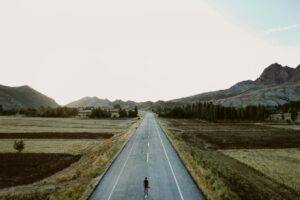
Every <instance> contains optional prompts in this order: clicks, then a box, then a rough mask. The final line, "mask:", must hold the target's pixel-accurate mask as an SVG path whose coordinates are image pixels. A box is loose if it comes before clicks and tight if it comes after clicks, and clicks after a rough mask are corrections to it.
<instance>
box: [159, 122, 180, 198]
mask: <svg viewBox="0 0 300 200" xmlns="http://www.w3.org/2000/svg"><path fill="white" fill-rule="evenodd" d="M155 128H156V133H157V135H158V137H159V139H160V143H161V145H162V147H163V149H164V152H165V155H166V158H167V161H168V163H169V166H170V169H171V172H172V174H173V177H174V180H175V183H176V186H177V189H178V192H179V195H180V198H181V200H184V198H183V195H182V193H181V189H180V186H179V184H178V181H177V178H176V176H175V173H174V170H173V167H172V165H171V163H170V160H169V157H168V154H167V151H166V149H165V146H164V143H163V141H162V139H161V137H160V134H159V131H158V128H157V124H155Z"/></svg>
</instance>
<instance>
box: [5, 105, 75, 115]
mask: <svg viewBox="0 0 300 200" xmlns="http://www.w3.org/2000/svg"><path fill="white" fill-rule="evenodd" d="M16 114H21V115H25V116H28V117H73V116H76V115H77V114H78V109H77V108H68V107H57V108H51V107H47V108H45V107H39V108H21V109H3V107H2V106H1V105H0V115H16Z"/></svg>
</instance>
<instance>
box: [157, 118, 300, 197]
mask: <svg viewBox="0 0 300 200" xmlns="http://www.w3.org/2000/svg"><path fill="white" fill-rule="evenodd" d="M160 123H161V125H162V127H163V128H164V129H165V132H166V133H167V135H168V137H169V138H170V140H171V142H172V144H173V145H174V147H175V148H176V150H177V151H178V153H179V155H180V157H181V158H182V160H183V161H184V163H185V165H186V166H187V168H188V169H189V171H190V173H191V174H192V176H193V177H194V179H195V180H196V182H197V183H198V185H199V186H200V187H201V189H202V190H203V192H204V194H205V195H206V196H207V197H208V198H210V199H249V200H250V199H299V198H300V196H299V190H298V186H297V185H299V183H300V181H299V178H297V177H294V178H293V179H292V180H290V183H287V182H286V181H284V183H283V182H282V181H278V177H277V178H275V176H274V175H275V173H276V172H277V171H278V170H279V169H281V170H282V171H280V173H282V174H285V175H286V177H285V180H287V179H288V177H293V176H294V175H295V173H297V172H296V170H291V168H294V167H295V168H298V169H299V168H300V163H299V161H298V159H299V151H298V149H299V147H300V131H297V130H291V129H282V128H275V127H270V126H265V125H263V124H261V125H255V124H251V123H245V124H239V123H236V124H235V123H206V122H202V121H199V120H183V119H180V120H179V119H178V120H177V119H176V120H175V119H160ZM243 152H248V153H249V152H251V153H252V154H251V155H252V157H250V156H249V158H248V157H243V156H246V155H244V154H243ZM271 152H274V155H273V156H272V157H269V158H268V169H269V170H270V171H271V172H266V171H265V170H261V169H259V166H262V165H264V164H266V163H265V162H266V161H264V162H263V163H261V162H260V160H259V159H260V158H261V159H262V158H265V157H268V155H269V154H271ZM255 153H257V154H256V155H255ZM242 154H243V155H242ZM245 154H246V153H245ZM258 155H260V156H258ZM254 157H255V159H253V160H252V162H253V163H252V164H251V162H250V163H248V164H249V165H246V164H244V163H247V162H249V160H251V159H252V158H254ZM259 157H260V158H259ZM256 161H257V162H259V164H257V162H256ZM285 161H288V163H284V162H285ZM276 162H280V163H278V164H276V165H273V164H274V163H276ZM254 163H256V165H255V164H254ZM289 164H291V165H289ZM286 165H289V166H290V168H289V170H288V169H285V170H283V169H282V168H284V167H285V166H286ZM276 170H277V171H276ZM295 186H296V187H295Z"/></svg>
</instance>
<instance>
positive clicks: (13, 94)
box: [0, 85, 59, 109]
mask: <svg viewBox="0 0 300 200" xmlns="http://www.w3.org/2000/svg"><path fill="white" fill-rule="evenodd" d="M0 105H2V106H3V108H5V109H11V108H26V107H40V106H44V107H48V106H50V107H57V106H59V105H58V104H57V103H56V102H55V101H54V100H53V99H51V98H49V97H47V96H46V95H44V94H42V93H40V92H38V91H36V90H34V89H32V88H31V87H29V86H20V87H8V86H4V85H0Z"/></svg>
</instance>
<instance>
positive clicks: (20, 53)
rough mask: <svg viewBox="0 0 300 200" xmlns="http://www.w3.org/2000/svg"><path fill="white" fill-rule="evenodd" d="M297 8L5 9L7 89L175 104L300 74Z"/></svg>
mask: <svg viewBox="0 0 300 200" xmlns="http://www.w3.org/2000/svg"><path fill="white" fill-rule="evenodd" d="M299 6H300V3H299V1H297V0H286V1H283V0H282V1H279V0H275V1H274V0H272V1H271V0H263V1H262V0H248V1H246V0H245V1H240V0H239V1H237V0H232V1H225V0H223V1H222V0H212V1H205V0H181V1H179V0H151V1H144V0H127V1H124V0H110V1H100V0H95V1H87V0H86V1H75V0H70V1H64V0H58V1H56V0H51V1H41V0H37V1H30V0H29V1H22V0H20V1H13V0H11V1H1V2H0V70H1V81H0V84H2V85H8V86H20V85H29V86H31V87H33V88H34V89H36V90H38V91H40V92H42V93H44V94H46V95H48V96H50V97H52V98H54V99H55V100H56V101H57V102H58V103H59V104H61V105H64V104H66V103H69V102H71V101H74V100H77V99H79V98H82V97H84V96H98V97H99V98H108V99H110V100H115V99H123V100H134V101H146V100H152V101H156V100H170V99H174V98H180V97H185V96H189V95H194V94H198V93H202V92H207V91H212V90H218V89H225V88H228V87H230V86H232V85H233V84H235V83H237V82H239V81H242V80H248V79H252V80H253V79H256V78H257V77H258V76H259V75H260V74H261V72H262V71H263V69H264V68H265V67H267V66H268V65H270V64H272V63H274V62H278V63H281V64H283V65H288V66H291V67H296V66H297V65H298V64H300V37H299V35H300V34H299V33H300V15H299V12H298V9H299Z"/></svg>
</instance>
